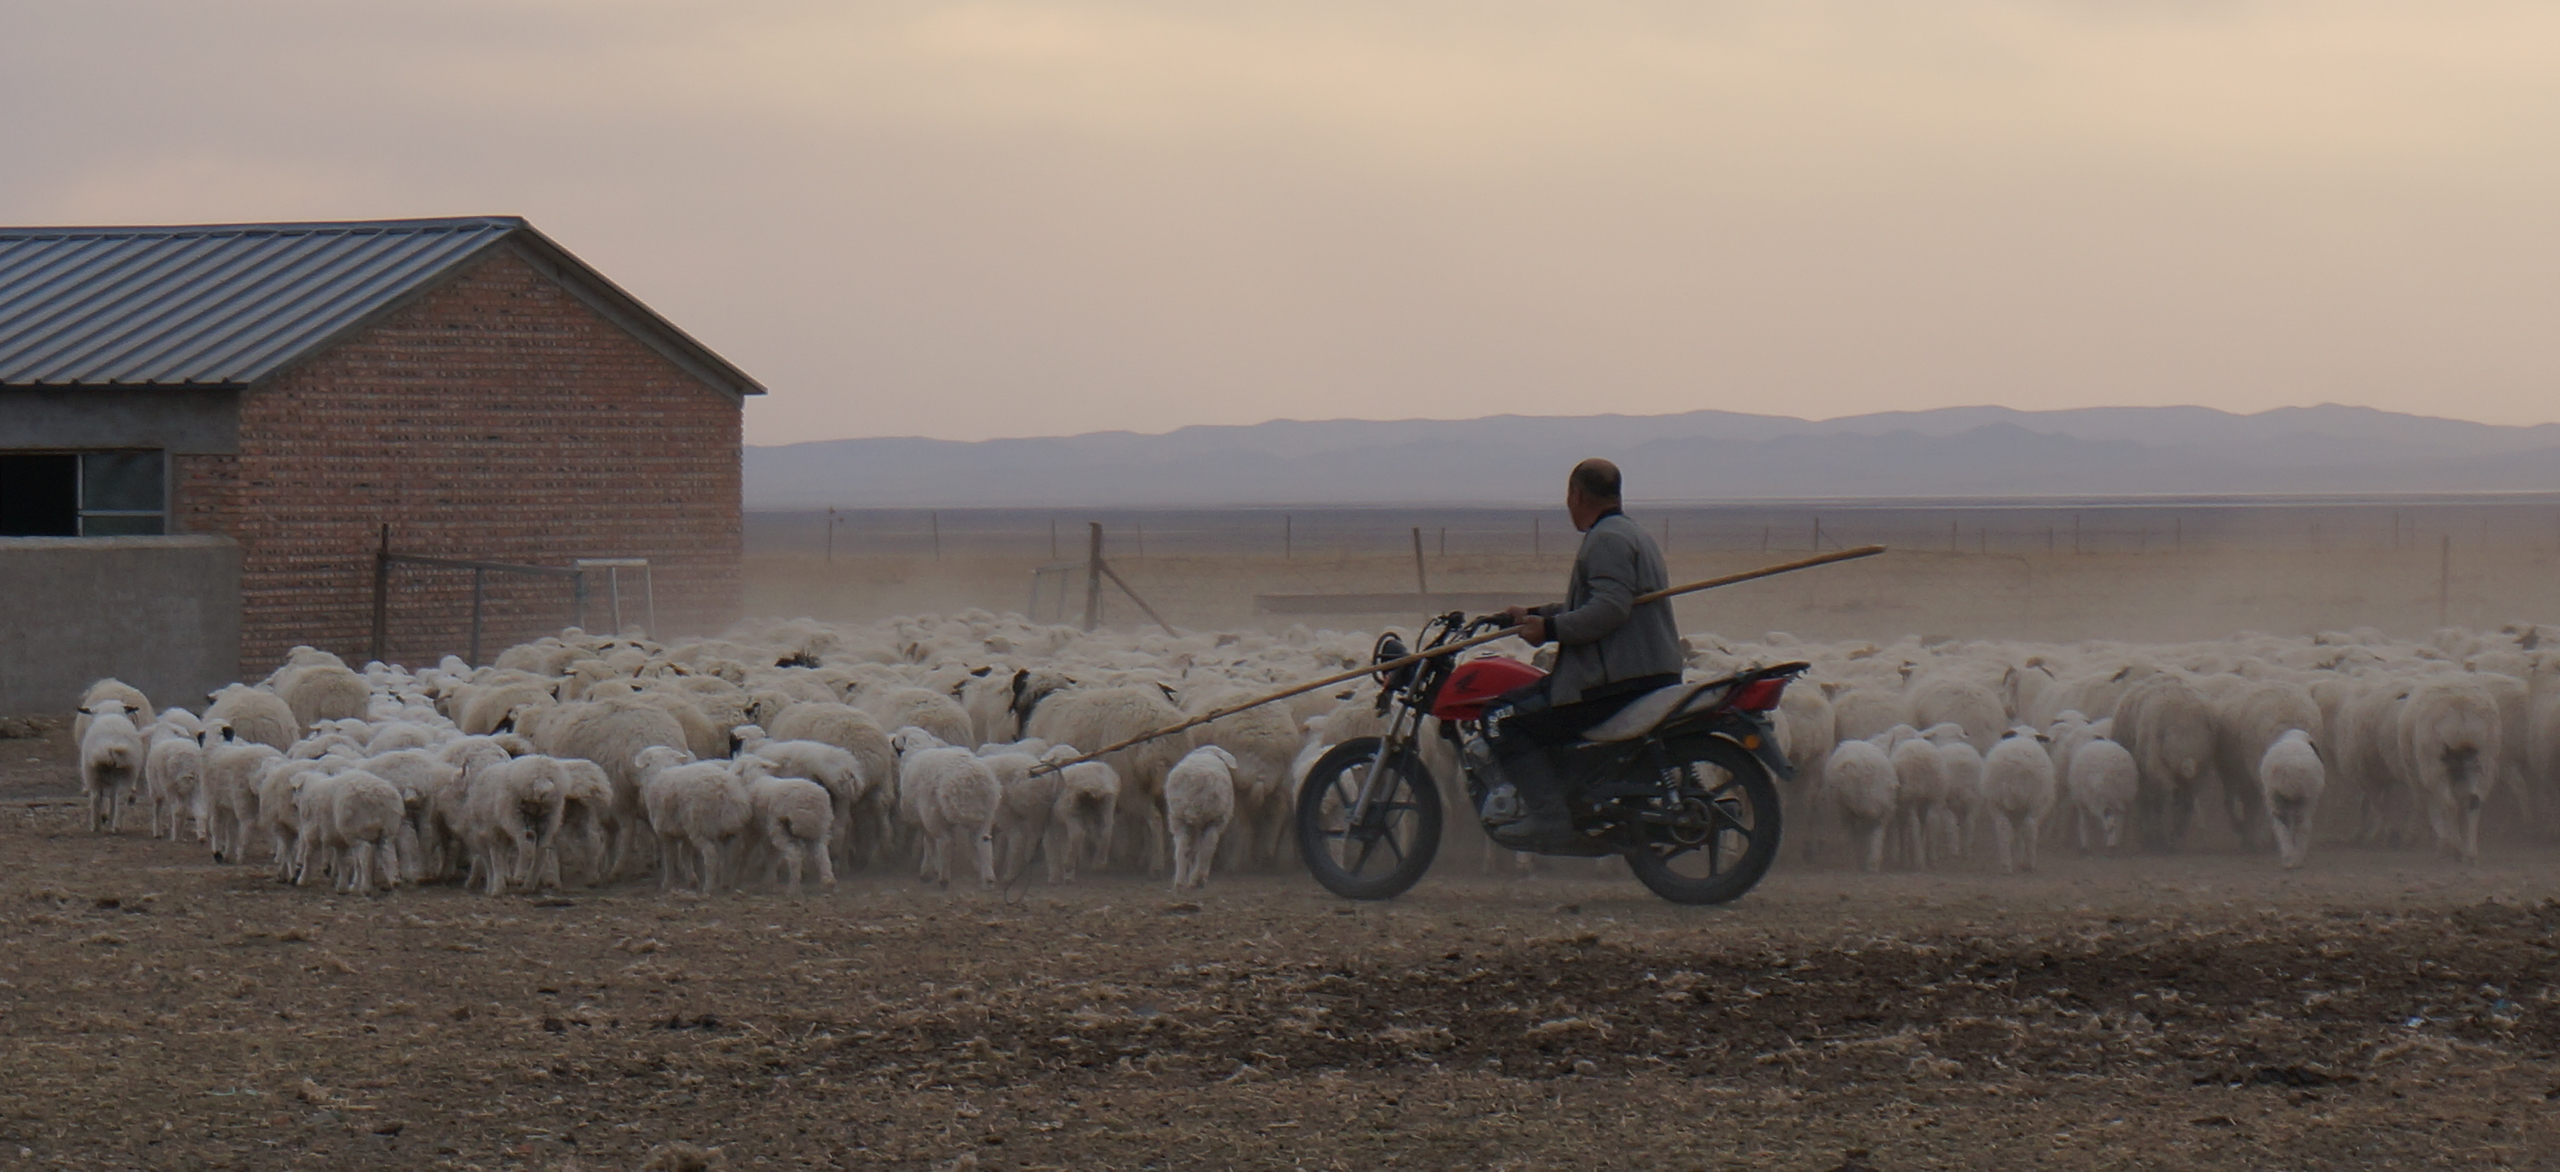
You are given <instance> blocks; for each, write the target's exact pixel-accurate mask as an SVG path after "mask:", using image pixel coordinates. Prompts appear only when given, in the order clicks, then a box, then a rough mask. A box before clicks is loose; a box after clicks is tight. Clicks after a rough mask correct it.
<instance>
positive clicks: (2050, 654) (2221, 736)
mask: <svg viewBox="0 0 2560 1172" xmlns="http://www.w3.org/2000/svg"><path fill="white" fill-rule="evenodd" d="M2547 638H2548V633H2547V632H2546V631H2544V630H2542V629H2539V628H2535V627H2530V626H2512V627H2508V628H2505V629H2503V630H2500V631H2497V632H2494V633H2479V632H2472V631H2467V630H2461V629H2452V628H2448V629H2446V630H2442V631H2438V632H2436V633H2435V635H2434V636H2433V637H2432V638H2430V639H2428V640H2426V641H2423V642H2410V641H2401V640H2394V639H2390V638H2387V637H2385V636H2384V635H2382V634H2381V633H2380V632H2377V631H2373V630H2370V629H2359V630H2355V631H2347V632H2325V633H2322V634H2320V635H2317V636H2313V637H2307V638H2279V637H2275V636H2266V635H2243V636H2238V637H2234V638H2231V639H2224V640H2215V641H2209V642H2199V643H2190V644H2176V645H2150V646H2137V645H2129V644H2112V643H2083V644H2077V645H2070V646H2053V645H2043V646H2034V645H2023V644H2011V643H1968V644H1956V643H1943V644H1939V645H1936V646H1925V645H1923V644H1922V642H1921V641H1919V640H1907V641H1904V642H1902V643H1898V644H1895V645H1893V646H1889V647H1880V646H1876V645H1873V644H1863V645H1854V646H1843V645H1829V646H1807V645H1801V644H1797V643H1796V642H1795V641H1794V640H1792V639H1788V638H1786V637H1785V636H1783V635H1773V636H1771V637H1770V638H1769V640H1768V641H1767V642H1765V643H1762V644H1758V645H1748V646H1739V647H1734V648H1730V649H1719V651H1718V652H1717V653H1716V655H1717V656H1718V657H1720V658H1724V659H1729V660H1743V659H1765V658H1771V657H1797V658H1804V659H1808V660H1810V661H1812V662H1813V663H1814V664H1815V669H1814V671H1813V672H1812V673H1811V677H1810V678H1811V679H1813V680H1815V681H1818V682H1819V683H1820V686H1819V687H1818V688H1797V689H1793V690H1790V691H1789V692H1788V693H1787V695H1786V697H1785V703H1784V707H1783V709H1782V716H1783V721H1782V723H1783V725H1784V727H1783V728H1782V729H1781V735H1782V737H1783V738H1784V744H1785V746H1786V748H1787V750H1788V752H1789V753H1790V755H1791V756H1792V757H1793V758H1794V759H1796V760H1797V761H1799V762H1801V763H1803V764H1804V765H1805V766H1806V769H1805V773H1804V774H1803V775H1802V777H1801V780H1803V781H1805V782H1806V783H1807V784H1808V786H1809V789H1808V790H1807V791H1806V792H1808V793H1809V794H1810V795H1811V796H1813V798H1814V799H1815V800H1814V802H1813V803H1812V804H1813V806H1814V807H1815V810H1816V812H1817V813H1818V814H1820V815H1822V816H1823V818H1824V820H1826V821H1827V822H1829V823H1830V825H1831V826H1832V827H1836V828H1837V830H1838V831H1840V832H1842V833H1845V835H1846V836H1847V837H1848V838H1849V839H1850V841H1851V842H1852V843H1853V844H1854V845H1855V846H1856V847H1857V848H1858V851H1859V855H1860V863H1861V865H1862V866H1864V867H1866V868H1867V869H1869V870H1873V869H1876V868H1878V867H1880V866H1883V865H1884V864H1885V863H1886V861H1887V859H1888V857H1889V856H1890V857H1892V858H1894V859H1897V860H1899V861H1900V862H1902V863H1903V864H1905V865H1909V866H1927V865H1930V863H1931V861H1932V860H1933V859H1937V858H1942V857H1945V856H1946V855H1948V854H1952V853H1962V852H1966V851H1968V850H1969V849H1970V848H1971V847H1972V845H1973V844H1974V842H1975V841H1976V838H1975V835H1974V831H1975V829H1976V828H1977V827H1979V826H1982V825H1984V824H1987V825H1988V826H1989V828H1990V830H1991V837H1992V840H1993V842H1992V853H1993V855H1994V858H1995V860H1996V861H1997V862H1998V863H1999V865H2000V867H2001V869H2003V870H2004V871H2005V870H2011V869H2015V868H2019V867H2029V868H2031V867H2033V866H2034V862H2035V849H2036V843H2037V841H2038V839H2039V838H2040V837H2043V836H2047V835H2050V834H2054V833H2056V832H2058V831H2059V829H2060V828H2061V827H2062V826H2063V825H2064V824H2069V825H2070V826H2071V827H2072V829H2073V831H2074V837H2076V839H2077V841H2078V843H2079V845H2080V846H2081V847H2082V848H2083V849H2093V850H2094V849H2104V850H2113V849H2115V848H2117V847H2118V846H2119V845H2121V844H2122V843H2123V842H2124V838H2125V836H2126V835H2128V834H2130V835H2131V836H2132V838H2133V840H2134V843H2133V844H2134V845H2138V846H2140V847H2142V848H2144V849H2147V850H2152V851H2174V850H2177V849H2179V848H2180V847H2181V846H2182V845H2184V844H2185V842H2186V840H2187V838H2188V835H2189V833H2190V831H2191V829H2192V827H2193V825H2194V822H2195V820H2196V819H2197V817H2198V816H2199V813H2200V811H2202V812H2205V813H2206V814H2207V816H2209V812H2210V811H2212V810H2214V809H2217V808H2218V809H2219V810H2220V811H2221V814H2222V816H2223V817H2224V818H2225V819H2227V821H2228V823H2229V827H2230V830H2231V832H2232V834H2233V835H2234V836H2235V837H2236V838H2237V839H2238V840H2239V841H2241V842H2242V843H2245V844H2247V845H2249V846H2252V847H2258V848H2263V849H2269V850H2272V852H2273V853H2275V854H2276V855H2277V857H2278V858H2279V859H2281V860H2282V862H2283V864H2284V865H2285V866H2288V867H2298V866H2300V865H2302V862H2303V860H2304V858H2305V857H2306V856H2307V854H2308V852H2309V851H2310V849H2311V845H2312V832H2313V826H2312V821H2313V814H2314V812H2315V811H2316V810H2317V809H2318V807H2319V805H2320V803H2321V799H2322V796H2323V794H2324V793H2326V792H2327V791H2328V789H2329V787H2330V786H2331V785H2332V784H2333V783H2334V784H2336V785H2339V786H2342V787H2344V792H2343V794H2342V795H2341V796H2344V797H2347V798H2349V799H2351V800H2352V802H2353V805H2354V807H2355V809H2356V811H2357V824H2356V826H2355V828H2354V830H2353V838H2354V840H2355V841H2358V842H2379V843H2387V844H2398V843H2402V842H2420V841H2428V840H2431V841H2432V842H2433V843H2434V844H2435V845H2436V846H2437V847H2439V848H2440V849H2441V850H2443V851H2444V852H2445V853H2447V854H2450V855H2454V856H2457V857H2460V858H2462V859H2465V860H2471V859H2476V858H2477V857H2478V855H2479V850H2480V818H2481V812H2482V810H2483V809H2484V808H2485V807H2486V806H2487V804H2488V803H2489V801H2490V799H2491V797H2492V795H2493V794H2494V793H2495V792H2496V791H2497V790H2498V789H2499V788H2500V787H2502V786H2504V787H2510V791H2511V792H2510V796H2511V797H2512V798H2513V800H2514V802H2515V804H2516V806H2517V807H2518V809H2519V810H2520V811H2522V812H2523V813H2525V814H2526V815H2528V816H2529V817H2531V818H2535V819H2542V818H2546V817H2547V815H2548V814H2549V812H2550V811H2551V810H2552V809H2553V806H2552V801H2551V799H2552V798H2553V797H2554V796H2555V783H2560V655H2556V654H2554V652H2560V648H2552V649H2550V650H2545V649H2544V647H2543V645H2544V642H2545V641H2546V639H2547Z"/></svg>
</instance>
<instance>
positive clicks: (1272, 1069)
mask: <svg viewBox="0 0 2560 1172" xmlns="http://www.w3.org/2000/svg"><path fill="white" fill-rule="evenodd" d="M29 745H30V742H27V741H23V740H19V741H0V749H5V750H8V751H9V752H10V755H11V756H12V757H13V758H16V757H25V756H29V755H31V754H29V753H25V752H19V751H18V750H23V749H26V748H28V747H29ZM51 776H52V778H53V782H52V784H51V785H50V786H47V785H46V784H44V783H43V781H42V780H41V779H39V778H37V777H34V776H32V775H27V774H21V775H19V776H18V777H17V779H16V780H17V781H18V784H17V785H14V786H11V787H8V788H7V789H6V790H5V791H0V798H6V799H9V801H8V803H7V804H6V805H0V939H5V940H6V942H7V947H6V949H5V951H0V1039H5V1045H6V1060H5V1063H0V1068H5V1070H6V1074H5V1075H0V1169H8V1168H20V1167H26V1168H57V1167H65V1168H172V1169H177V1168H190V1169H191V1168H283V1167H311V1168H356V1167H362V1168H487V1169H497V1168H531V1169H546V1170H547V1169H558V1168H587V1169H607V1168H610V1169H622V1168H634V1167H638V1166H640V1164H641V1163H642V1162H643V1161H644V1160H645V1159H646V1158H647V1154H648V1153H649V1152H650V1151H651V1149H653V1148H655V1147H657V1146H659V1145H661V1144H666V1143H670V1142H687V1143H693V1144H698V1145H702V1146H706V1147H710V1146H717V1147H719V1148H721V1149H722V1150H723V1153H724V1156H725V1159H726V1162H727V1166H729V1167H731V1168H749V1167H767V1166H770V1167H807V1168H828V1169H839V1168H912V1169H944V1168H955V1167H958V1168H968V1167H975V1168H981V1169H998V1168H1006V1169H1012V1168H1024V1169H1028V1168H1061V1169H1122V1168H1126V1169H1147V1168H1160V1169H1176V1168H1281V1167H1313V1168H1336V1167H1353V1166H1366V1167H1418V1168H1457V1167H1482V1168H1628V1169H1684V1168H1726V1167H1754V1168H1757V1167H1771V1168H1795V1169H1807V1170H1812V1172H1829V1170H1834V1169H1872V1170H1878V1172H1881V1170H1890V1169H1919V1168H1966V1169H1972V1168H2060V1169H2079V1168H2269V1167H2451V1168H2480V1167H2504V1166H2513V1167H2536V1166H2543V1167H2547V1166H2550V1164H2551V1162H2552V1160H2553V1156H2552V1153H2554V1152H2560V1058H2556V1057H2555V1053H2554V1044H2555V1040H2556V1039H2560V970H2555V964H2556V963H2560V902H2555V901H2554V899H2553V896H2554V895H2555V894H2560V893H2556V892H2555V886H2560V885H2556V884H2555V879H2560V870H2555V866H2554V865H2555V863H2560V854H2554V853H2552V852H2549V851H2532V852H2523V853H2516V852H2510V853H2505V854H2500V855H2496V856H2493V857H2492V858H2491V859H2490V860H2489V861H2488V862H2485V863H2483V864H2481V865H2479V866H2476V867H2467V868H2466V867H2462V866H2459V865H2456V864H2452V863H2446V862H2440V861H2437V860H2435V859H2432V858H2429V857H2426V856H2424V855H2419V854H2414V853H2381V852H2352V851H2346V850H2324V851H2323V852H2321V853H2319V854H2317V855H2315V856H2314V860H2313V863H2312V866H2311V867H2310V868H2309V869H2308V870H2306V871H2304V872H2301V873H2299V874H2294V875H2287V874H2285V873H2283V872H2281V871H2279V870H2277V869H2275V868H2274V867H2272V866H2270V865H2268V864H2267V863H2266V861H2264V860H2263V859H2259V858H2250V857H2240V856H2231V855H2207V856H2193V857H2184V858H2175V859H2112V860H2081V859H2074V858H2069V857H2065V858H2062V859H2060V860H2058V861H2056V862H2054V863H2053V864H2052V865H2051V867H2050V869H2049V870H2048V872H2047V873H2045V874H2043V875H2040V876H2036V877H2032V878H2004V877H2001V876H1998V875H1993V874H1984V873H1974V872H1967V873H1946V874H1928V875H1882V876H1867V875H1859V874H1855V873H1847V872H1828V871H1810V870H1805V869H1801V868H1798V867H1795V866H1793V865H1792V863H1789V864H1782V865H1781V867H1780V869H1779V870H1778V871H1777V872H1775V873H1774V874H1773V875H1772V876H1771V877H1770V879H1769V880H1768V881H1767V882H1766V883H1764V884H1763V885H1762V887H1761V888H1760V889H1759V890H1758V891H1756V892H1754V893H1753V894H1752V895H1750V896H1749V897H1747V898H1745V899H1744V900H1742V901H1740V902H1739V903H1736V904H1734V905H1732V906H1730V907H1727V908H1723V909H1714V910H1690V909H1680V908H1674V907H1671V906H1669V905H1666V904H1662V903H1659V902H1657V901H1655V900H1653V899H1652V898H1651V897H1650V896H1648V895H1646V894H1645V893H1644V891H1643V890H1642V889H1641V888H1639V887H1637V886H1636V885H1635V884H1634V883H1633V882H1632V881H1631V880H1628V879H1626V878H1624V877H1623V876H1595V875H1593V874H1592V873H1591V869H1590V868H1589V867H1588V866H1587V865H1585V864H1574V865H1572V867H1571V868H1569V870H1570V871H1571V872H1572V873H1571V874H1569V875H1566V874H1555V873H1551V874H1547V875H1543V876H1539V877H1534V878H1487V877H1484V876H1483V875H1481V874H1480V873H1479V871H1478V869H1477V868H1476V867H1475V866H1474V863H1475V860H1474V859H1473V858H1471V857H1467V858H1455V857H1453V858H1444V860H1443V862H1442V866H1441V868H1440V870H1439V871H1438V872H1436V873H1435V874H1434V876H1433V877H1431V878H1430V879H1427V880H1426V881H1425V882H1424V884H1423V885H1422V886H1421V887H1420V888H1418V889H1416V890H1415V891H1414V892H1413V893H1412V894H1411V895H1409V896H1407V897H1405V898H1403V899H1400V900H1397V901H1394V902H1392V903H1388V904H1371V905H1354V904H1349V903H1345V902H1342V901H1339V900H1336V899H1333V898H1331V897H1329V896H1326V895H1325V894H1323V893H1322V892H1321V891H1319V890H1317V889H1316V888H1315V887H1314V885H1313V884H1312V883H1311V882H1309V881H1308V880H1306V879H1305V878H1303V877H1301V876H1293V875H1269V876H1236V877H1230V876H1220V877H1219V878H1218V879H1217V880H1216V881H1215V882H1214V884H1213V886H1212V887H1211V888H1210V889H1209V891H1208V892H1207V893H1205V895H1202V896H1199V897H1195V898H1181V899H1177V898H1175V897H1174V896H1172V895H1171V894H1170V893H1168V892H1167V891H1166V890H1165V889H1164V888H1163V887H1162V886H1161V885H1159V884H1157V883H1154V882H1145V881H1139V880H1135V879H1106V880H1101V881H1091V882H1086V883H1083V884H1080V885H1077V886H1073V887H1067V888H1050V887H1046V886H1041V885H1034V886H1032V887H1030V888H1028V889H1027V890H1025V891H1023V892H1021V893H1019V895H1018V897H1017V898H1012V899H1008V898H1004V897H1001V896H999V895H990V894H985V893H980V892H974V891H969V892H959V891H955V892H949V893H946V892H942V891H937V890H931V889H927V888H924V887H922V886H920V885H919V884H917V883H915V882H914V881H912V880H911V879H908V878H905V877H902V876H892V875H882V874H870V875H863V876H859V877H854V878H851V879H849V880H848V881H847V882H846V883H845V884H844V885H843V886H842V888H841V889H839V890H838V891H836V892H833V893H830V894H825V895H812V896H809V897H806V898H803V899H799V900H791V899H787V898H784V897H781V896H778V895H770V894H749V895H733V896H724V897H719V898H713V899H697V898H685V897H667V896H662V895H660V894H658V893H657V892H656V891H655V889H654V888H652V887H650V886H646V885H638V886H624V887H619V888H613V889H608V890H601V891H585V890H580V891H573V892H569V893H567V894H566V895H565V896H562V897H547V898H537V897H509V898H501V899H485V898H480V897H477V896H471V895H465V894H462V893H460V892H457V891H454V890H450V889H432V890H404V891H401V892H399V893H396V894H394V895H391V896H388V897H383V898H377V899H352V898H338V897H333V896H331V895H328V894H326V893H324V892H322V891H320V890H317V889H301V890H296V889H290V888H281V887H278V886H277V885H275V884H274V883H273V882H272V881H271V880H270V879H268V878H267V877H266V875H265V874H264V873H263V872H262V871H261V870H260V869H257V868H242V867H221V866H215V865H213V864H212V863H211V862H209V861H208V859H207V858H206V857H205V855H204V854H203V853H202V851H201V850H200V849H199V848H197V847H196V846H194V845H193V844H186V845H178V844H172V843H164V842H155V841H153V840H151V839H148V838H145V837H142V836H141V835H140V834H139V833H138V832H134V831H130V830H129V831H128V832H127V833H126V834H124V835H122V836H116V837H99V836H93V835H91V834H89V833H87V832H86V831H85V830H82V829H81V822H80V818H81V812H80V810H79V809H78V808H77V807H76V806H73V805H71V804H68V803H65V802H57V801H47V800H45V799H42V798H34V799H32V800H31V798H30V795H34V794H37V793H40V792H44V791H46V790H48V789H50V790H55V791H58V790H59V789H61V788H62V786H61V781H62V780H63V775H62V774H61V773H59V772H58V771H57V772H55V773H54V774H52V775H51ZM1560 870H1563V869H1560Z"/></svg>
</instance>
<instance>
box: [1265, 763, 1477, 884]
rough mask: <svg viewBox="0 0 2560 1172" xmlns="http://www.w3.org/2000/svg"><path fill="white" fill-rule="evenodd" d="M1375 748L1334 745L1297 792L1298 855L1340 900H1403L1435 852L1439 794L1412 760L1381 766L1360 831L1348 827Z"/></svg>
mask: <svg viewBox="0 0 2560 1172" xmlns="http://www.w3.org/2000/svg"><path fill="white" fill-rule="evenodd" d="M1379 744H1380V742H1379V740H1378V738H1376V737H1360V738H1358V739H1356V740H1349V741H1344V742H1343V743H1341V744H1339V745H1335V746H1334V747H1333V749H1332V751H1331V752H1328V753H1326V754H1325V755H1324V756H1322V757H1320V758H1317V759H1316V763H1315V767H1314V768H1312V769H1309V770H1307V780H1306V782H1305V783H1304V784H1303V785H1301V786H1299V788H1298V808H1297V821H1298V826H1297V829H1298V854H1299V856H1300V857H1301V858H1303V859H1304V860H1305V861H1306V864H1307V872H1308V873H1309V874H1311V875H1314V876H1315V877H1316V882H1318V883H1321V884H1323V885H1324V889H1325V890H1327V891H1330V892H1332V893H1334V894H1335V895H1339V896H1341V897H1343V898H1345V899H1393V898H1395V897H1396V896H1399V895H1402V894H1404V893H1405V892H1406V891H1407V890H1408V889H1410V888H1411V887H1412V886H1413V885H1414V884H1415V883H1418V882H1420V881H1421V880H1422V873H1423V872H1425V871H1428V870H1430V869H1431V857H1432V856H1433V855H1435V854H1437V853H1439V850H1440V827H1441V820H1442V813H1441V809H1440V787H1438V786H1436V785H1433V784H1432V783H1431V775H1430V773H1429V771H1427V770H1425V769H1424V768H1423V767H1422V763H1421V762H1420V761H1417V760H1415V759H1414V758H1413V755H1412V754H1409V753H1408V754H1405V755H1404V756H1403V757H1402V758H1401V759H1391V760H1389V761H1387V762H1386V765H1385V769H1386V773H1385V776H1384V777H1383V778H1382V779H1381V781H1382V783H1383V784H1382V787H1381V788H1382V792H1381V793H1380V794H1379V795H1378V797H1377V800H1376V801H1374V802H1373V803H1371V805H1370V808H1369V812H1368V816H1367V817H1366V818H1364V819H1362V825H1360V826H1356V827H1355V826H1351V825H1348V822H1349V815H1350V810H1351V807H1352V806H1353V805H1354V804H1355V803H1357V802H1358V800H1359V797H1360V785H1361V782H1362V780H1363V779H1365V778H1366V777H1367V776H1368V773H1369V766H1370V763H1371V762H1373V761H1376V760H1377V759H1378V752H1379Z"/></svg>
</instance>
